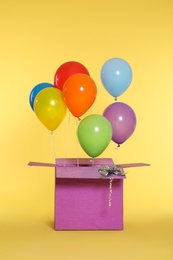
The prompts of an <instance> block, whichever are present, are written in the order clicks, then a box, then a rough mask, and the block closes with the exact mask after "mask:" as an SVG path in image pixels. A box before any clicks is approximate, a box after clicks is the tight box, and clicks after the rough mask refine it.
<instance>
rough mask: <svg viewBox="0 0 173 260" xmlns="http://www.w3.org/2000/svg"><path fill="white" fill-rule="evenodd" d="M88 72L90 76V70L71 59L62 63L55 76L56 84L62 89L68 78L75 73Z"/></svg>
mask: <svg viewBox="0 0 173 260" xmlns="http://www.w3.org/2000/svg"><path fill="white" fill-rule="evenodd" d="M79 73H82V74H86V75H88V76H90V74H89V72H88V70H87V69H86V68H85V67H84V66H83V65H82V64H81V63H79V62H76V61H69V62H65V63H64V64H62V65H61V66H60V67H59V68H58V69H57V71H56V73H55V76H54V86H55V87H56V88H58V89H60V90H62V89H63V86H64V83H65V82H66V80H67V79H68V78H69V77H71V76H72V75H74V74H79Z"/></svg>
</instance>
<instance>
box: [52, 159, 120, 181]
mask: <svg viewBox="0 0 173 260" xmlns="http://www.w3.org/2000/svg"><path fill="white" fill-rule="evenodd" d="M113 164H114V162H113V161H112V159H110V158H107V159H100V158H96V159H94V161H92V160H91V159H90V158H78V159H77V158H68V159H56V178H73V179H75V178H77V179H100V178H103V176H102V175H101V174H100V173H99V168H100V167H101V166H103V165H106V166H111V165H113ZM111 178H114V179H123V178H125V176H118V175H114V174H111Z"/></svg>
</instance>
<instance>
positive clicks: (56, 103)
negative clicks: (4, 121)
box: [29, 58, 136, 158]
mask: <svg viewBox="0 0 173 260" xmlns="http://www.w3.org/2000/svg"><path fill="white" fill-rule="evenodd" d="M101 80H102V83H103V86H104V87H105V89H106V90H107V91H108V93H109V94H111V95H112V96H113V97H114V98H115V100H116V99H117V97H118V96H120V95H121V94H122V93H123V92H124V91H125V90H126V89H127V88H128V87H129V85H130V83H131V80H132V70H131V68H130V66H129V64H128V63H127V62H126V61H124V60H122V59H119V58H113V59H110V60H108V61H107V62H105V64H104V65H103V67H102V69H101ZM96 95H97V87H96V84H95V82H94V80H93V79H92V78H91V77H90V74H89V72H88V70H87V69H86V68H85V66H84V65H82V64H81V63H79V62H76V61H69V62H66V63H64V64H62V65H61V66H60V67H59V68H58V69H57V71H56V73H55V75H54V84H51V83H40V84H38V85H36V86H35V87H34V88H33V89H32V91H31V93H30V96H29V102H30V106H31V108H32V110H33V111H34V112H35V114H36V116H37V117H38V119H39V120H40V121H41V122H42V123H43V125H44V126H45V127H46V128H47V129H49V130H50V131H54V130H55V129H56V128H57V127H58V126H59V125H60V124H61V122H62V121H63V119H64V118H65V116H66V113H67V109H68V110H69V111H70V112H71V113H72V114H73V116H75V117H76V118H77V119H78V120H80V117H81V116H82V115H83V114H85V112H86V111H87V110H88V109H89V108H90V107H91V106H92V105H93V103H94V101H95V99H96ZM135 126H136V116H135V113H134V111H133V110H132V109H131V108H130V107H129V106H128V105H126V104H124V103H120V102H115V103H113V104H111V105H110V106H108V107H107V108H106V109H105V111H104V113H103V115H99V114H93V115H90V116H87V117H85V118H84V119H82V120H81V121H80V123H79V125H78V128H77V137H78V140H79V143H80V145H81V147H82V148H83V150H84V151H85V152H86V154H88V155H89V156H90V157H92V158H94V157H97V156H99V155H100V154H101V153H102V152H103V151H104V150H105V149H106V147H107V146H108V145H109V143H110V141H111V140H113V141H114V142H115V143H117V144H118V145H120V144H122V143H123V142H125V141H126V140H127V139H128V138H129V137H130V135H131V134H132V133H133V131H134V129H135Z"/></svg>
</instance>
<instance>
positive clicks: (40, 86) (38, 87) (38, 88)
mask: <svg viewBox="0 0 173 260" xmlns="http://www.w3.org/2000/svg"><path fill="white" fill-rule="evenodd" d="M48 87H54V86H53V85H52V84H50V83H46V82H45V83H40V84H38V85H36V86H35V87H34V88H33V89H32V91H31V93H30V96H29V102H30V106H31V108H32V110H34V99H35V97H36V95H37V94H38V93H39V92H40V91H41V90H42V89H44V88H48Z"/></svg>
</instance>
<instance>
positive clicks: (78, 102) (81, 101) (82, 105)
mask: <svg viewBox="0 0 173 260" xmlns="http://www.w3.org/2000/svg"><path fill="white" fill-rule="evenodd" d="M62 94H63V99H64V101H65V103H66V106H67V107H68V109H69V110H70V112H71V113H72V114H73V115H74V116H75V117H78V118H79V117H80V116H82V115H83V114H84V113H85V112H86V111H87V110H88V109H89V108H90V107H91V106H92V104H93V103H94V101H95V99H96V94H97V87H96V84H95V82H94V81H93V79H92V78H91V77H90V76H88V75H86V74H74V75H72V76H71V77H70V78H68V79H67V81H66V82H65V84H64V86H63V90H62Z"/></svg>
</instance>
